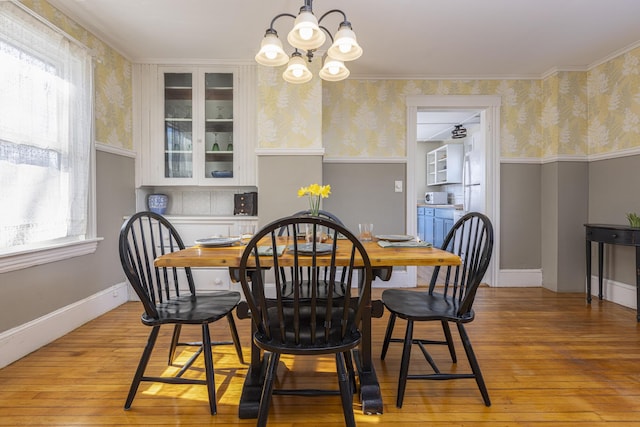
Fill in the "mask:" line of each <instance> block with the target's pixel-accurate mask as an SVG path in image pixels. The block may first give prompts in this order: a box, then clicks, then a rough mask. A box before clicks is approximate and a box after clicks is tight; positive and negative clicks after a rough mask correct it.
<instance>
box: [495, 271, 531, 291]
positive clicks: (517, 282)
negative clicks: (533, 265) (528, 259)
mask: <svg viewBox="0 0 640 427" xmlns="http://www.w3.org/2000/svg"><path fill="white" fill-rule="evenodd" d="M492 286H493V287H496V288H532V287H539V286H542V270H539V269H530V270H525V269H522V270H500V271H499V272H498V283H495V284H492Z"/></svg>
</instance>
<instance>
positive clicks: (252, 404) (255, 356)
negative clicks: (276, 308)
mask: <svg viewBox="0 0 640 427" xmlns="http://www.w3.org/2000/svg"><path fill="white" fill-rule="evenodd" d="M251 274H252V276H255V275H257V274H264V272H262V271H252V272H251ZM251 283H256V280H254V279H253V278H252V279H251ZM244 304H245V305H246V303H244ZM245 310H246V308H245ZM246 317H248V318H249V319H250V318H251V315H250V313H246ZM250 321H251V337H252V339H251V358H250V360H251V361H250V364H249V369H248V370H247V376H246V378H245V380H244V385H243V386H242V393H241V395H240V402H239V404H238V417H239V418H258V409H259V408H260V397H261V396H262V383H263V382H264V374H265V371H266V367H267V365H266V358H263V357H262V351H261V350H260V349H259V348H258V346H256V345H255V344H254V342H253V334H254V333H255V325H254V323H253V321H252V320H250Z"/></svg>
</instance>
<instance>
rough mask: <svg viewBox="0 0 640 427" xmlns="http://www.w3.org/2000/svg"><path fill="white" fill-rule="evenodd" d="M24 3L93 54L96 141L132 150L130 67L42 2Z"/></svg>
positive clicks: (122, 58)
mask: <svg viewBox="0 0 640 427" xmlns="http://www.w3.org/2000/svg"><path fill="white" fill-rule="evenodd" d="M22 3H23V4H24V5H25V6H27V7H29V8H30V9H31V10H33V11H34V12H36V13H37V14H38V15H40V16H42V17H44V18H46V19H47V20H49V21H50V22H51V23H53V24H54V25H56V26H57V27H58V28H60V29H62V30H63V31H65V32H66V33H68V34H69V35H71V36H72V37H74V38H75V39H77V40H78V41H80V42H81V43H83V44H84V45H85V46H87V47H89V48H90V49H92V51H93V55H94V56H95V57H96V59H97V61H96V62H95V74H94V76H95V81H94V85H95V116H96V117H95V120H96V122H95V132H96V141H97V142H100V143H103V144H107V145H111V146H114V147H118V148H125V149H129V150H132V149H133V137H132V98H131V63H130V62H129V61H128V60H127V59H126V58H124V57H123V56H122V55H120V54H119V53H117V52H116V51H114V50H113V49H111V48H110V47H109V46H107V45H106V44H105V43H103V42H102V41H101V40H99V39H98V38H96V37H95V36H94V35H93V34H91V33H89V32H88V31H86V30H85V29H84V28H82V27H80V26H79V25H78V24H76V23H75V22H74V21H72V20H71V19H69V18H68V17H67V16H65V15H64V14H62V13H61V12H60V11H58V10H57V9H55V8H54V7H52V6H51V5H50V4H49V3H47V2H46V1H43V0H22Z"/></svg>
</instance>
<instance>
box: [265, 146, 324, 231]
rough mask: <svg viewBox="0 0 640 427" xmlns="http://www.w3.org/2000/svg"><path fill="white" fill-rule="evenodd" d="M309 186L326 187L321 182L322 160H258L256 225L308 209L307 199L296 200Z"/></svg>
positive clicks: (315, 158) (274, 157) (283, 157)
mask: <svg viewBox="0 0 640 427" xmlns="http://www.w3.org/2000/svg"><path fill="white" fill-rule="evenodd" d="M310 184H321V185H325V184H327V182H323V181H322V156H260V157H259V158H258V217H259V220H258V225H259V226H260V227H262V226H264V225H266V224H268V223H270V222H271V221H275V220H276V219H278V218H281V217H284V216H288V215H291V214H294V213H296V212H298V211H301V210H304V209H309V201H308V199H307V198H306V197H305V198H300V197H298V189H299V188H300V187H307V186H308V185H310ZM331 197H333V196H330V198H331ZM325 200H329V199H325Z"/></svg>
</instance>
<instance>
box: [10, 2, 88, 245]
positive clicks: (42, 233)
mask: <svg viewBox="0 0 640 427" xmlns="http://www.w3.org/2000/svg"><path fill="white" fill-rule="evenodd" d="M92 92H93V88H92V61H91V56H90V55H89V54H88V52H87V51H86V49H84V48H82V47H80V46H77V44H75V43H72V42H70V41H69V40H68V39H67V38H65V37H64V36H63V35H62V34H60V33H59V32H57V31H54V30H52V29H51V28H48V27H47V26H46V25H44V24H43V23H42V22H40V21H38V20H37V19H35V18H34V17H32V16H30V15H29V14H27V13H26V12H25V11H23V10H21V9H20V8H19V7H17V6H15V5H14V4H12V3H10V2H0V253H7V252H15V251H19V250H23V249H25V248H32V247H42V246H46V245H50V244H52V243H61V242H66V241H77V240H82V239H84V238H86V237H87V236H86V233H87V224H88V207H89V204H88V203H89V189H90V160H91V157H90V156H91V148H92V144H91V137H92V124H91V120H92V110H91V108H92Z"/></svg>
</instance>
